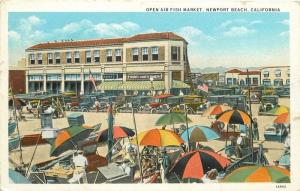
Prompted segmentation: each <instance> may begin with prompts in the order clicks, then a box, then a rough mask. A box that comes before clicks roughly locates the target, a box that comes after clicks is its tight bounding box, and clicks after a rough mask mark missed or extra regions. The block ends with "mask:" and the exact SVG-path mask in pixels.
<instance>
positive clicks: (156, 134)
mask: <svg viewBox="0 0 300 191" xmlns="http://www.w3.org/2000/svg"><path fill="white" fill-rule="evenodd" d="M132 143H133V144H135V143H136V141H135V139H134V140H133V141H132ZM182 143H184V141H183V140H182V138H181V137H179V136H178V135H177V134H176V133H174V132H173V131H170V130H163V129H151V130H149V131H144V132H141V133H139V134H138V144H139V145H152V146H156V147H166V146H180V145H181V144H182Z"/></svg>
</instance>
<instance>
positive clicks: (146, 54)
mask: <svg viewBox="0 0 300 191" xmlns="http://www.w3.org/2000/svg"><path fill="white" fill-rule="evenodd" d="M142 55H143V61H146V60H148V48H142Z"/></svg>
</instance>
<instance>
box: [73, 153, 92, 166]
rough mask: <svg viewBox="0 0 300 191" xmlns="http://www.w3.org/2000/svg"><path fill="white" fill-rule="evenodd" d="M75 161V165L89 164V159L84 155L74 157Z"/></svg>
mask: <svg viewBox="0 0 300 191" xmlns="http://www.w3.org/2000/svg"><path fill="white" fill-rule="evenodd" d="M73 163H74V164H75V166H80V167H86V166H87V165H88V161H87V159H86V158H85V157H84V156H82V155H77V156H74V157H73Z"/></svg>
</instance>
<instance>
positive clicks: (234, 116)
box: [217, 109, 252, 125]
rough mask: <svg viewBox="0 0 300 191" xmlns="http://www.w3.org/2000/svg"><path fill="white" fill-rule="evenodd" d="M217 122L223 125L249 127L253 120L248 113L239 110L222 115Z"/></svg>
mask: <svg viewBox="0 0 300 191" xmlns="http://www.w3.org/2000/svg"><path fill="white" fill-rule="evenodd" d="M217 120H218V121H221V122H223V123H230V124H242V125H247V124H250V123H251V122H252V119H251V117H250V115H249V114H248V113H246V112H244V111H241V110H238V109H233V110H228V111H225V112H223V113H221V114H220V116H219V117H218V118H217Z"/></svg>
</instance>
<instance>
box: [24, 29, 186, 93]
mask: <svg viewBox="0 0 300 191" xmlns="http://www.w3.org/2000/svg"><path fill="white" fill-rule="evenodd" d="M187 45H188V43H187V42H186V40H185V39H184V38H182V37H180V36H178V35H176V34H174V33H172V32H164V33H148V34H138V35H135V36H132V37H128V38H115V39H99V40H87V41H64V42H49V43H41V44H37V45H34V46H32V47H29V48H28V49H26V58H27V64H26V92H33V91H48V92H52V93H58V92H68V91H74V92H77V93H78V94H79V93H80V94H83V93H90V92H92V91H94V90H95V88H94V86H93V84H92V83H91V81H90V77H91V76H92V77H93V78H94V79H95V81H96V84H97V88H99V89H100V90H103V91H109V90H120V91H124V93H125V94H126V92H127V90H128V91H129V90H130V91H134V90H143V87H141V86H147V85H149V84H151V88H152V89H154V90H156V89H157V90H158V89H161V90H164V91H165V92H170V91H171V90H172V89H176V88H180V87H188V86H187V85H186V84H184V83H183V81H184V80H185V79H186V78H187V76H188V73H189V72H190V67H189V63H188V55H187ZM143 84H144V85H143ZM148 90H149V89H148Z"/></svg>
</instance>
